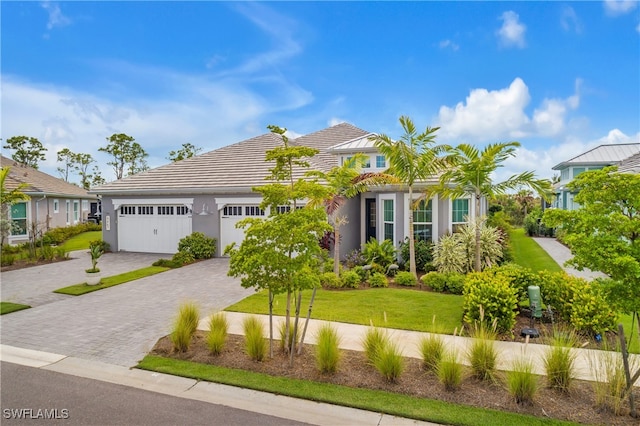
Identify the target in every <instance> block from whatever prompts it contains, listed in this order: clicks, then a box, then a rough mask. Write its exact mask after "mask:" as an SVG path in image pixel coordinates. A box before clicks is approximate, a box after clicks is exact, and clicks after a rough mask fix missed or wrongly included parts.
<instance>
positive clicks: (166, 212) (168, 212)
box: [158, 206, 174, 216]
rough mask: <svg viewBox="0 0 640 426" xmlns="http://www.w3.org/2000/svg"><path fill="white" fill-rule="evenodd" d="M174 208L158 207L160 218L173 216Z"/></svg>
mask: <svg viewBox="0 0 640 426" xmlns="http://www.w3.org/2000/svg"><path fill="white" fill-rule="evenodd" d="M173 209H174V206H158V215H159V216H173Z"/></svg>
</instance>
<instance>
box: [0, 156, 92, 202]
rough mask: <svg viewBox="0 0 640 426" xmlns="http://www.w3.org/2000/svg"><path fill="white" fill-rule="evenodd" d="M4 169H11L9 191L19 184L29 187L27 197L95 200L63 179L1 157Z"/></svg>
mask: <svg viewBox="0 0 640 426" xmlns="http://www.w3.org/2000/svg"><path fill="white" fill-rule="evenodd" d="M0 158H1V164H2V167H9V168H10V169H9V175H8V176H7V178H6V180H5V187H6V189H8V190H12V189H16V188H17V187H18V185H19V184H21V183H25V184H27V187H26V188H25V189H23V190H22V192H24V193H25V194H27V195H31V196H39V195H51V196H58V197H77V198H86V199H94V198H96V197H95V196H94V195H91V194H89V193H88V192H87V191H85V190H84V189H82V188H80V187H79V186H77V185H74V184H71V183H68V182H65V181H64V180H63V179H60V178H57V177H55V176H51V175H49V174H46V173H44V172H41V171H39V170H36V169H34V168H32V167H27V166H23V165H22V164H19V163H18V162H16V161H15V160H12V159H11V158H7V157H4V156H0Z"/></svg>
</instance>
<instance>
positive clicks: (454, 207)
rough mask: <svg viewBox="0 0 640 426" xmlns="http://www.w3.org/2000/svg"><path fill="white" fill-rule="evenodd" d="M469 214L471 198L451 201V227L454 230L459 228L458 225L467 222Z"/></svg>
mask: <svg viewBox="0 0 640 426" xmlns="http://www.w3.org/2000/svg"><path fill="white" fill-rule="evenodd" d="M468 216H469V199H468V198H458V199H456V200H453V201H452V202H451V227H452V228H453V229H452V230H453V232H456V231H457V230H458V227H459V226H461V225H465V224H466V223H467V220H468Z"/></svg>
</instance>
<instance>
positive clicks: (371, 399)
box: [137, 355, 574, 426]
mask: <svg viewBox="0 0 640 426" xmlns="http://www.w3.org/2000/svg"><path fill="white" fill-rule="evenodd" d="M137 367H138V368H141V369H144V370H150V371H158V372H161V373H167V374H173V375H175V376H182V377H190V378H193V379H198V380H205V381H209V382H216V383H223V384H227V385H231V386H239V387H242V388H246V389H254V390H258V391H263V392H271V393H275V394H278V395H286V396H291V397H294V398H303V399H308V400H310V401H318V402H325V403H328V404H336V405H343V406H346V407H353V408H359V409H362V410H369V411H374V412H379V413H386V414H390V415H394V416H399V417H405V418H410V419H417V420H423V421H431V422H437V423H441V424H455V425H480V424H486V425H496V426H499V425H505V426H506V425H514V424H523V425H569V424H574V423H569V422H561V421H557V420H552V419H546V418H537V417H533V416H526V415H521V414H515V413H509V412H504V411H497V410H490V409H483V408H475V407H469V406H465V405H457V404H452V403H448V402H443V401H437V400H432V399H426V398H415V397H411V396H406V395H402V394H399V393H390V392H384V391H376V390H370V389H354V388H350V387H345V386H339V385H333V384H329V383H320V382H312V381H308V380H299V379H291V378H287V377H274V376H269V375H266V374H261V373H253V372H249V371H244V370H234V369H230V368H222V367H218V366H215V365H208V364H199V363H195V362H190V361H180V360H174V359H169V358H162V357H157V356H152V355H148V356H146V357H145V358H144V359H143V360H142V361H141V362H140V364H138V366H137Z"/></svg>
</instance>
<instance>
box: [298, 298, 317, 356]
mask: <svg viewBox="0 0 640 426" xmlns="http://www.w3.org/2000/svg"><path fill="white" fill-rule="evenodd" d="M316 290H317V287H314V288H313V291H312V292H311V300H310V301H309V310H308V311H307V318H306V320H305V322H304V329H303V330H302V336H301V337H300V346H298V355H300V354H301V353H302V346H303V344H304V338H305V336H306V335H307V327H308V326H309V321H310V320H311V310H312V309H313V301H314V300H315V298H316Z"/></svg>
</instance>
